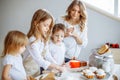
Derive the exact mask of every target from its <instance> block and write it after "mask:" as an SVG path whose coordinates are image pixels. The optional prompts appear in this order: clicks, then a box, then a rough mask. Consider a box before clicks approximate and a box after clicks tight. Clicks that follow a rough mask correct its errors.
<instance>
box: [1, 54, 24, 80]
mask: <svg viewBox="0 0 120 80" xmlns="http://www.w3.org/2000/svg"><path fill="white" fill-rule="evenodd" d="M22 61H23V60H22V57H21V55H17V56H13V55H9V54H8V55H6V56H5V57H4V59H3V66H5V65H7V64H10V65H12V67H11V69H10V72H9V75H10V77H11V78H12V80H26V72H25V69H24V67H23V62H22Z"/></svg>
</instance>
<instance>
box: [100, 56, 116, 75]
mask: <svg viewBox="0 0 120 80" xmlns="http://www.w3.org/2000/svg"><path fill="white" fill-rule="evenodd" d="M102 69H104V70H105V72H107V73H112V72H113V69H114V60H113V56H112V55H109V56H104V58H103V64H102Z"/></svg>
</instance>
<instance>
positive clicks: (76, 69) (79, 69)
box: [68, 66, 88, 72]
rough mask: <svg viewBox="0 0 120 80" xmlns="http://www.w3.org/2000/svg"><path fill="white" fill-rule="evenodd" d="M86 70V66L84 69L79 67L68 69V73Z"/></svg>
mask: <svg viewBox="0 0 120 80" xmlns="http://www.w3.org/2000/svg"><path fill="white" fill-rule="evenodd" d="M87 68H88V66H85V67H79V68H70V67H69V68H68V70H69V71H71V72H81V71H82V70H84V69H87Z"/></svg>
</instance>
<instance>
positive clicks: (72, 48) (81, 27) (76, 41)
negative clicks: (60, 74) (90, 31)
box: [56, 0, 88, 61]
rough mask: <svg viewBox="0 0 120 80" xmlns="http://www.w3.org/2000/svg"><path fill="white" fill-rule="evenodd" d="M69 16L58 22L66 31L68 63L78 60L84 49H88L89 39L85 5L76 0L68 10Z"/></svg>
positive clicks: (65, 41) (65, 40)
mask: <svg viewBox="0 0 120 80" xmlns="http://www.w3.org/2000/svg"><path fill="white" fill-rule="evenodd" d="M66 12H67V15H65V16H63V17H61V18H59V19H58V20H56V23H63V24H64V25H65V26H66V28H67V30H66V35H65V36H66V38H65V39H64V43H65V46H66V49H67V50H66V61H69V60H70V59H73V58H76V59H78V57H79V54H80V51H81V49H82V48H84V47H86V45H87V43H88V39H87V26H86V21H87V14H86V8H85V5H84V4H83V3H82V2H81V1H80V0H74V1H73V2H72V3H71V4H70V5H69V6H68V8H67V10H66Z"/></svg>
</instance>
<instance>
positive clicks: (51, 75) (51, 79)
mask: <svg viewBox="0 0 120 80" xmlns="http://www.w3.org/2000/svg"><path fill="white" fill-rule="evenodd" d="M39 80H55V74H54V73H53V72H50V73H49V74H48V75H47V76H46V77H45V78H43V79H39Z"/></svg>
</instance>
